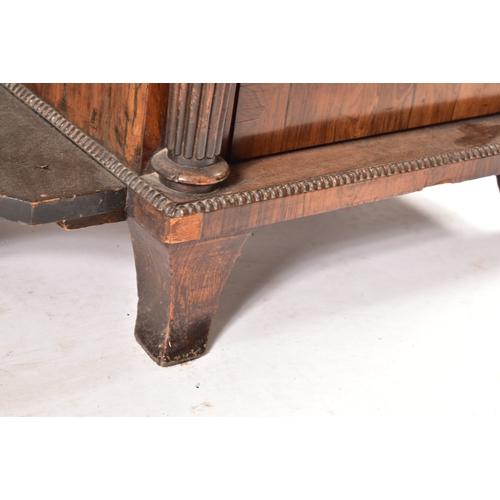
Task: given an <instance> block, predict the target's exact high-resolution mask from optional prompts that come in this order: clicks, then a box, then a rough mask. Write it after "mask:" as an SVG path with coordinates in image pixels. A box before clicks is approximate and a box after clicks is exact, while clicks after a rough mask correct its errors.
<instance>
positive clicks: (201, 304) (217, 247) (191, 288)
mask: <svg viewBox="0 0 500 500" xmlns="http://www.w3.org/2000/svg"><path fill="white" fill-rule="evenodd" d="M128 223H129V228H130V233H131V236H132V245H133V248H134V255H135V263H136V269H137V288H138V296H139V303H138V306H137V309H138V310H137V321H136V327H135V336H136V339H137V341H138V342H139V343H140V344H141V345H142V347H143V348H144V349H145V350H146V352H147V353H148V354H149V356H151V358H152V359H153V360H154V361H156V362H157V363H158V364H159V365H160V366H169V365H174V364H177V363H181V362H185V361H189V360H190V359H194V358H198V357H199V356H201V355H202V354H203V353H204V352H205V348H206V344H207V339H208V332H209V330H210V325H211V322H212V318H213V316H214V315H215V312H216V310H217V306H218V302H219V295H220V292H221V291H222V287H223V286H224V284H225V282H226V280H227V278H228V276H229V273H230V272H231V269H232V268H233V265H234V263H235V261H236V258H237V257H238V256H239V254H240V251H241V248H242V246H243V244H244V243H245V241H246V239H247V237H248V236H249V232H247V234H244V235H240V236H233V237H229V238H218V239H214V240H210V241H203V242H199V241H194V242H187V243H180V244H176V245H169V244H164V243H162V242H160V241H159V240H158V239H157V238H155V237H154V236H152V235H151V234H150V233H149V231H148V229H147V228H144V227H143V226H142V225H140V224H139V223H137V222H136V221H135V219H134V218H133V217H129V218H128Z"/></svg>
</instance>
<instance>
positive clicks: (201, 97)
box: [151, 83, 234, 193]
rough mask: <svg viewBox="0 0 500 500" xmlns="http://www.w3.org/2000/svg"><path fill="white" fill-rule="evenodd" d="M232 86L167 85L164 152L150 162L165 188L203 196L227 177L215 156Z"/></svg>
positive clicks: (222, 162) (222, 134)
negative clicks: (167, 97) (168, 91)
mask: <svg viewBox="0 0 500 500" xmlns="http://www.w3.org/2000/svg"><path fill="white" fill-rule="evenodd" d="M233 86H234V85H233V84H229V83H173V84H171V85H170V93H169V104H168V116H167V130H166V149H164V150H162V151H160V152H159V153H157V154H156V155H155V156H154V157H153V159H152V161H151V164H152V167H153V169H154V170H155V171H156V172H158V174H159V176H160V180H161V181H162V182H163V183H164V184H165V185H166V186H168V187H170V188H172V189H174V190H179V191H188V192H198V193H204V192H207V191H211V190H213V189H215V188H216V187H217V185H218V184H219V183H220V182H222V181H223V180H224V179H225V178H226V177H227V176H228V174H229V166H228V164H227V162H226V161H225V160H224V159H223V158H221V157H220V156H218V155H219V154H220V151H221V147H222V139H223V136H224V129H225V121H226V116H227V114H228V109H229V99H230V97H231V95H232V94H231V87H233ZM233 95H234V94H233Z"/></svg>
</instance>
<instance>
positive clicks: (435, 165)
mask: <svg viewBox="0 0 500 500" xmlns="http://www.w3.org/2000/svg"><path fill="white" fill-rule="evenodd" d="M498 173H500V115H494V116H488V117H482V118H474V119H470V120H462V121H457V122H452V123H448V124H442V125H435V126H433V127H428V128H425V127H424V128H419V129H416V130H409V131H403V132H396V133H394V134H386V135H380V136H375V137H368V138H364V139H358V140H355V141H346V142H342V143H339V144H331V145H327V146H319V147H316V148H310V149H304V150H301V151H293V152H288V153H281V154H278V155H272V156H268V157H262V158H256V159H252V160H245V161H242V162H240V163H235V164H233V165H232V171H231V176H232V178H229V179H228V180H227V181H226V183H225V185H223V186H222V187H221V188H220V189H219V190H218V191H217V193H216V196H215V195H206V196H205V197H200V198H199V199H198V200H192V199H191V201H189V198H188V197H187V196H186V195H184V198H182V196H179V197H178V198H177V208H176V213H177V214H178V217H180V218H179V219H177V218H166V217H164V215H163V214H161V212H159V211H157V210H147V209H145V208H144V207H139V209H138V213H137V218H142V219H143V220H147V221H150V222H149V226H148V227H149V228H150V230H151V231H152V232H154V234H155V235H156V237H157V238H159V239H161V240H162V241H171V240H170V238H174V240H172V241H176V242H180V241H183V240H182V239H181V238H182V236H180V235H185V236H184V237H185V238H186V241H187V240H193V239H195V238H198V239H210V238H216V237H220V236H221V235H225V236H228V235H231V234H239V233H240V232H242V231H243V232H244V231H246V230H247V229H249V228H253V227H257V226H261V225H265V224H273V223H276V222H280V221H284V220H290V219H293V218H297V217H305V216H309V215H314V214H318V213H323V212H327V211H330V210H338V209H341V208H344V207H349V206H353V205H358V204H361V203H367V202H371V201H376V200H380V199H384V198H389V197H392V196H397V195H401V194H405V193H410V192H413V191H418V190H421V189H423V188H425V187H427V186H433V185H436V184H441V183H445V182H461V181H464V180H470V179H475V178H480V177H486V176H489V175H495V174H498ZM145 179H146V180H147V181H148V183H150V185H152V186H158V187H159V186H160V184H159V182H158V180H157V179H155V177H154V175H148V176H146V177H145ZM128 209H129V213H130V214H132V215H134V216H135V211H136V207H135V205H131V204H129V207H128ZM155 219H157V220H156V222H153V221H154V220H155ZM182 220H185V222H180V221H182ZM173 224H175V230H174V229H173V226H172V225H173ZM183 224H185V226H186V227H185V228H184V229H181V228H182V225H183Z"/></svg>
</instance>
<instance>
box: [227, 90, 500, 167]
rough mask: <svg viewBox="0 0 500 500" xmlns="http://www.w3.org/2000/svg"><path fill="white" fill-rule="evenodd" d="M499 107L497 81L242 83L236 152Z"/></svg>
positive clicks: (314, 142)
mask: <svg viewBox="0 0 500 500" xmlns="http://www.w3.org/2000/svg"><path fill="white" fill-rule="evenodd" d="M494 113H500V84H454V83H453V84H422V83H419V84H396V83H380V84H376V83H362V84H291V85H287V84H242V85H241V87H240V93H239V97H238V102H237V109H236V114H235V124H234V136H233V143H232V154H231V158H232V159H233V160H237V159H238V160H239V159H245V158H252V157H257V156H264V155H268V154H273V153H280V152H284V151H292V150H296V149H302V148H306V147H311V146H318V145H322V144H329V143H334V142H340V141H344V140H349V139H355V138H361V137H368V136H371V135H378V134H384V133H388V132H396V131H401V130H407V129H412V128H417V127H422V126H426V125H435V124H438V123H445V122H448V121H454V120H460V119H464V118H469V117H476V116H484V115H488V114H494Z"/></svg>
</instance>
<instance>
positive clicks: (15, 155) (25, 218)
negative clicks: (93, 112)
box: [0, 87, 126, 227]
mask: <svg viewBox="0 0 500 500" xmlns="http://www.w3.org/2000/svg"><path fill="white" fill-rule="evenodd" d="M125 191H126V189H125V186H124V185H123V184H122V183H121V182H120V181H119V180H117V179H116V178H115V177H114V176H112V175H111V174H110V173H108V172H106V171H105V170H104V169H103V168H102V167H101V166H100V165H99V164H98V163H97V162H95V161H94V160H93V159H92V158H91V157H90V156H88V155H87V154H85V153H84V152H83V151H82V150H81V149H80V148H78V147H77V146H75V145H74V144H73V143H72V142H71V141H70V140H68V139H67V138H66V137H64V135H63V134H61V133H60V132H59V131H58V130H56V129H55V128H54V127H52V126H51V125H50V124H49V123H47V122H46V121H45V120H44V119H43V118H41V117H40V116H38V115H37V114H36V113H34V112H33V111H32V110H30V109H29V108H28V107H27V106H25V105H24V104H23V103H22V102H21V101H20V100H18V99H17V98H16V97H15V96H13V95H12V94H11V93H9V92H8V91H7V90H6V89H5V88H3V87H0V217H3V218H5V219H8V220H12V221H15V222H23V223H26V224H32V225H36V224H45V223H48V222H58V221H61V220H65V219H81V223H82V222H83V220H84V219H86V218H87V217H92V216H98V215H102V214H106V213H109V212H115V211H117V210H122V211H123V209H124V208H125V194H126V193H125ZM82 227H83V225H82Z"/></svg>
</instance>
